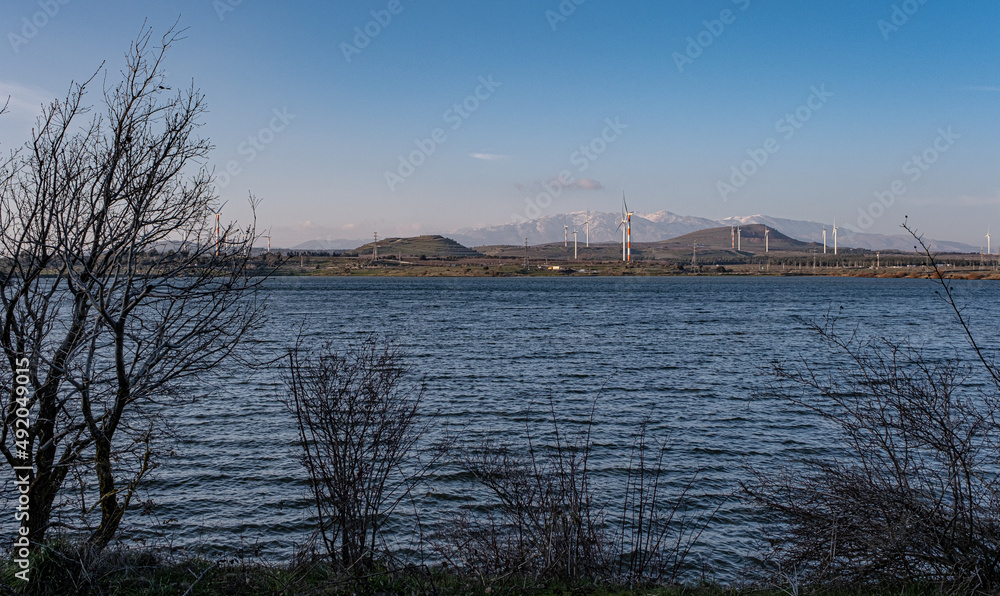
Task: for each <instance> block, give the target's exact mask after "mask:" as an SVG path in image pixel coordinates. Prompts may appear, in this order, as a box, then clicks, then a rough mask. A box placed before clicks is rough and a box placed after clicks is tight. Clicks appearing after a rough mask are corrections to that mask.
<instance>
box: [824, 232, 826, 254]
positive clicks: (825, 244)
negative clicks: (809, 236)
mask: <svg viewBox="0 0 1000 596" xmlns="http://www.w3.org/2000/svg"><path fill="white" fill-rule="evenodd" d="M823 254H826V226H823Z"/></svg>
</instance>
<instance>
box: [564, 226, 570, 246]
mask: <svg viewBox="0 0 1000 596" xmlns="http://www.w3.org/2000/svg"><path fill="white" fill-rule="evenodd" d="M563 234H564V236H563V248H568V247H569V226H567V225H563Z"/></svg>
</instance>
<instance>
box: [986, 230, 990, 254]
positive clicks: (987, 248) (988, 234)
mask: <svg viewBox="0 0 1000 596" xmlns="http://www.w3.org/2000/svg"><path fill="white" fill-rule="evenodd" d="M986 254H990V227H989V226H986Z"/></svg>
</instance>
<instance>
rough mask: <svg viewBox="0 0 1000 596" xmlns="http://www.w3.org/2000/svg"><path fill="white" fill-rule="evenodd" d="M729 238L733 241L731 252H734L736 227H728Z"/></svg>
mask: <svg viewBox="0 0 1000 596" xmlns="http://www.w3.org/2000/svg"><path fill="white" fill-rule="evenodd" d="M729 236H730V239H731V240H732V241H733V250H736V226H729Z"/></svg>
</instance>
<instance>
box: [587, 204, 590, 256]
mask: <svg viewBox="0 0 1000 596" xmlns="http://www.w3.org/2000/svg"><path fill="white" fill-rule="evenodd" d="M587 248H590V211H588V212H587Z"/></svg>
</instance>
